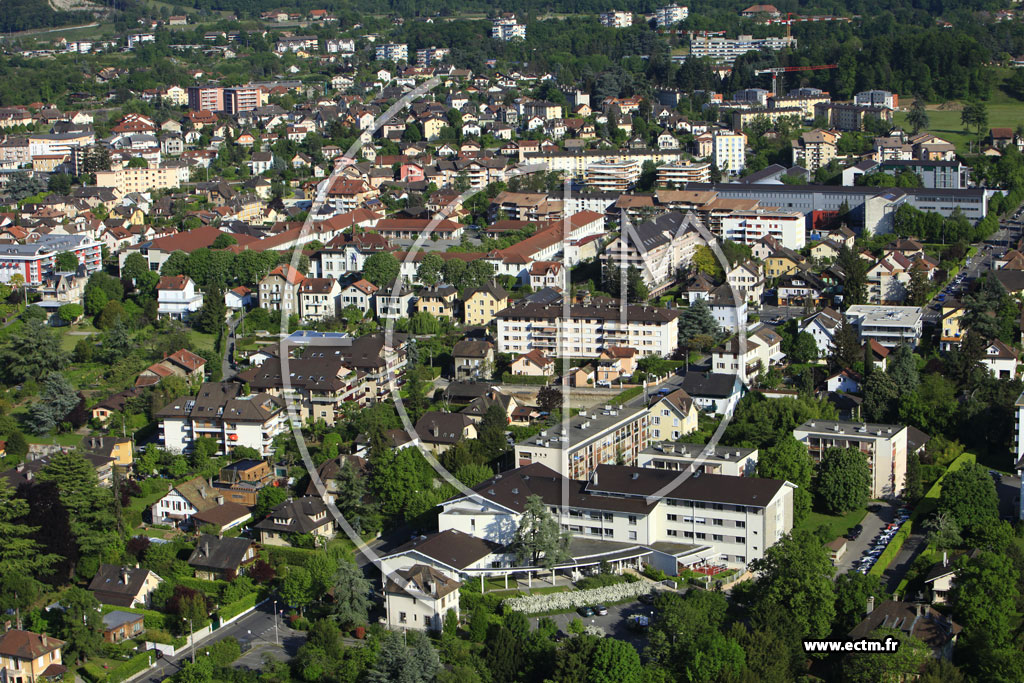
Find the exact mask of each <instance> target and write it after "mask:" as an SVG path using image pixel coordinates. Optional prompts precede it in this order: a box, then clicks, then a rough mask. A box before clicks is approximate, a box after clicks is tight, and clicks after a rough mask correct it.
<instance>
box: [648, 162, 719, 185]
mask: <svg viewBox="0 0 1024 683" xmlns="http://www.w3.org/2000/svg"><path fill="white" fill-rule="evenodd" d="M710 182H711V164H709V163H691V162H688V161H674V162H672V163H670V164H665V165H663V166H659V167H658V185H662V186H671V185H679V186H682V185H685V184H686V183H710Z"/></svg>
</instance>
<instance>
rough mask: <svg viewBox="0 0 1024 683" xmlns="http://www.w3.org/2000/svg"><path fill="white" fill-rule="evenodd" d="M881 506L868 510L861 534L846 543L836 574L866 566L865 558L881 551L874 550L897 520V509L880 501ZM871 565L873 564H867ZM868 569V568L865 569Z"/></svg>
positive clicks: (890, 532) (890, 534) (904, 514)
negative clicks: (887, 528) (888, 528)
mask: <svg viewBox="0 0 1024 683" xmlns="http://www.w3.org/2000/svg"><path fill="white" fill-rule="evenodd" d="M877 505H878V506H879V507H878V509H877V511H874V512H872V511H868V514H867V515H865V516H864V521H862V522H861V527H862V531H861V533H860V535H859V536H858V537H857V538H856V539H854V540H852V541H849V542H848V543H847V545H846V554H845V555H844V556H843V558H842V560H840V561H839V563H838V564H837V566H836V574H837V575H838V574H845V573H846V572H848V571H850V570H852V569H857V568H858V567H864V565H863V564H862V563H863V560H864V558H865V557H867V556H868V555H869V554H871V553H874V554H875V556H876V557H877V555H879V554H880V553H881V551H880V550H873V549H874V548H876V547H877V546H878V545H880V539H881V538H883V536H882V534H883V533H886V532H885V528H886V527H887V526H889V525H890V524H893V523H894V522H895V521H896V520H897V514H898V512H897V509H896V508H895V507H894V506H892V505H890V504H888V503H878V504H877ZM907 514H908V513H907V512H904V513H903V518H904V519H905V518H906V516H907ZM897 528H898V527H893V528H892V529H891V530H890V531H889V532H888V533H887V537H888V538H889V539H891V538H892V535H893V534H895V531H896V529H897ZM867 566H868V567H870V566H871V565H870V564H869V565H867ZM863 571H864V572H866V571H867V569H866V568H864V569H863Z"/></svg>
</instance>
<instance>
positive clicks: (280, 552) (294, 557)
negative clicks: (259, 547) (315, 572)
mask: <svg viewBox="0 0 1024 683" xmlns="http://www.w3.org/2000/svg"><path fill="white" fill-rule="evenodd" d="M264 550H266V552H267V562H268V563H269V564H271V565H273V566H277V565H279V564H291V565H295V566H297V567H305V566H306V562H308V561H309V558H311V557H313V555H315V554H316V551H315V550H307V549H305V548H292V547H289V546H282V545H272V546H264Z"/></svg>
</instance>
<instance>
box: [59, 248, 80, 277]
mask: <svg viewBox="0 0 1024 683" xmlns="http://www.w3.org/2000/svg"><path fill="white" fill-rule="evenodd" d="M56 265H57V272H59V273H75V272H77V271H78V256H76V255H75V252H73V251H62V252H60V253H59V254H57V263H56Z"/></svg>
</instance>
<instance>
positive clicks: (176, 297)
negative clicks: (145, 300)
mask: <svg viewBox="0 0 1024 683" xmlns="http://www.w3.org/2000/svg"><path fill="white" fill-rule="evenodd" d="M156 301H157V308H156V312H157V315H160V316H168V317H170V318H174V319H175V320H188V319H189V318H190V317H191V316H192V314H193V313H195V312H197V311H198V310H199V309H201V308H202V307H203V293H202V292H200V291H199V290H197V289H196V283H195V282H193V281H192V278H190V277H189V276H188V275H165V276H162V277H161V278H160V280H159V281H158V282H157V285H156Z"/></svg>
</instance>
